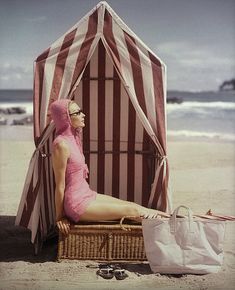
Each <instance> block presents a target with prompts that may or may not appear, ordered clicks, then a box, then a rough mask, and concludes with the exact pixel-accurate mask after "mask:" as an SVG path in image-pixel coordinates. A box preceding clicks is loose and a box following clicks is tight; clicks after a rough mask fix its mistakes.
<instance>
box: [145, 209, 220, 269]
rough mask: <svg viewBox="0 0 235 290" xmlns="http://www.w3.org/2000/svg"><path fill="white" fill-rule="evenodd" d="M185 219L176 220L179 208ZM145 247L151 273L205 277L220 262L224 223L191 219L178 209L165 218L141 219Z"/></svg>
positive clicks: (191, 217) (190, 213) (188, 211)
mask: <svg viewBox="0 0 235 290" xmlns="http://www.w3.org/2000/svg"><path fill="white" fill-rule="evenodd" d="M181 207H183V208H185V209H186V210H187V213H188V214H187V216H186V217H177V215H178V212H179V209H180V208H181ZM142 228H143V236H144V245H145V251H146V256H147V259H148V261H149V264H150V267H151V270H152V271H153V272H154V273H162V274H184V273H191V274H207V273H215V272H218V271H219V270H220V268H221V265H222V263H223V242H224V234H225V221H220V220H206V219H198V218H196V219H195V218H193V215H192V211H191V209H189V208H188V207H185V206H179V207H178V208H176V209H175V211H174V212H173V214H172V216H171V217H170V218H168V219H165V218H155V219H143V220H142Z"/></svg>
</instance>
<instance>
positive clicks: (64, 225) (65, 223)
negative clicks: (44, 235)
mask: <svg viewBox="0 0 235 290" xmlns="http://www.w3.org/2000/svg"><path fill="white" fill-rule="evenodd" d="M56 225H57V227H58V229H59V231H60V232H61V233H62V234H64V235H68V234H69V231H70V222H69V220H67V219H66V218H62V219H60V220H59V221H57V222H56Z"/></svg>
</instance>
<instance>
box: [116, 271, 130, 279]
mask: <svg viewBox="0 0 235 290" xmlns="http://www.w3.org/2000/svg"><path fill="white" fill-rule="evenodd" d="M114 276H115V278H116V279H117V280H124V279H126V278H127V277H128V275H127V273H126V272H125V270H124V269H114Z"/></svg>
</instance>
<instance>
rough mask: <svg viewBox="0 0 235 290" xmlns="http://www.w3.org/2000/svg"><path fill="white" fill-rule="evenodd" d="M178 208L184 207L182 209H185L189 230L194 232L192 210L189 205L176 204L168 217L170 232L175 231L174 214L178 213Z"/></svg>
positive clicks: (175, 220) (175, 221)
mask: <svg viewBox="0 0 235 290" xmlns="http://www.w3.org/2000/svg"><path fill="white" fill-rule="evenodd" d="M180 208H184V209H186V210H187V214H188V225H189V232H190V233H194V230H193V212H192V210H191V209H190V208H189V207H187V206H184V205H180V206H178V207H177V208H176V209H175V210H174V212H173V214H172V216H171V217H170V221H169V222H170V231H171V233H173V234H174V233H176V225H177V217H176V216H177V215H178V213H179V210H180Z"/></svg>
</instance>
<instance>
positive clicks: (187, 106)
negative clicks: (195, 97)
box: [166, 102, 235, 113]
mask: <svg viewBox="0 0 235 290" xmlns="http://www.w3.org/2000/svg"><path fill="white" fill-rule="evenodd" d="M166 109H167V112H168V113H171V112H173V111H188V110H192V111H194V110H200V111H203V109H205V110H208V109H209V110H210V109H221V110H235V102H183V103H181V104H167V106H166Z"/></svg>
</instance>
